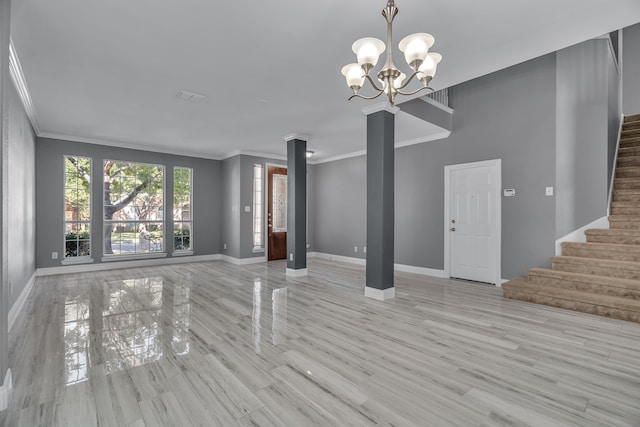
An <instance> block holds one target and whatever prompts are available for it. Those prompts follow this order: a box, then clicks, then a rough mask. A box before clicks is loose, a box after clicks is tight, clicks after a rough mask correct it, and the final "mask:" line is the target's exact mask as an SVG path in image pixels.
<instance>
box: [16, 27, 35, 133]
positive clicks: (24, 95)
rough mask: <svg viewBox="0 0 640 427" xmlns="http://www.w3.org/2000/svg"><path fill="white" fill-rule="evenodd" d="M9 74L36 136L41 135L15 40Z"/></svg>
mask: <svg viewBox="0 0 640 427" xmlns="http://www.w3.org/2000/svg"><path fill="white" fill-rule="evenodd" d="M9 74H10V75H11V79H12V80H13V84H14V85H15V87H16V90H17V91H18V96H20V100H21V101H22V105H23V106H24V110H25V112H26V113H27V117H29V121H30V122H31V127H33V131H34V132H35V134H36V135H40V127H39V126H38V119H37V118H36V110H35V108H34V107H33V102H32V101H31V95H30V94H29V88H28V87H27V81H26V80H25V78H24V73H23V72H22V66H21V65H20V59H18V54H17V53H16V48H15V47H14V45H13V40H11V39H9Z"/></svg>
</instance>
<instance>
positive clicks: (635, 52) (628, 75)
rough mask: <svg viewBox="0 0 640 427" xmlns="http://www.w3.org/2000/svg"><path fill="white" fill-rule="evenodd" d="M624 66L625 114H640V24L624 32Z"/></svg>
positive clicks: (623, 91) (623, 93)
mask: <svg viewBox="0 0 640 427" xmlns="http://www.w3.org/2000/svg"><path fill="white" fill-rule="evenodd" d="M622 64H623V65H622V76H623V89H622V97H623V112H624V114H625V115H631V114H640V24H636V25H633V26H631V27H627V28H625V29H624V31H623V35H622Z"/></svg>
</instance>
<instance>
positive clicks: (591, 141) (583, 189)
mask: <svg viewBox="0 0 640 427" xmlns="http://www.w3.org/2000/svg"><path fill="white" fill-rule="evenodd" d="M556 58H557V73H556V77H557V79H556V86H557V97H556V99H557V101H556V102H557V105H556V108H557V110H556V111H557V128H556V139H557V144H556V163H557V166H556V234H555V236H556V238H558V237H561V236H564V235H565V234H567V233H570V232H572V231H574V230H576V229H578V228H580V227H582V226H584V225H586V224H588V223H590V222H592V221H594V220H596V219H598V218H601V217H603V216H605V215H606V214H607V199H608V191H609V185H608V184H609V180H610V175H609V173H610V169H611V168H610V166H609V163H608V159H609V157H610V155H609V144H608V143H607V141H608V140H609V136H610V131H609V128H610V126H611V125H610V123H609V122H610V117H609V104H610V103H617V99H618V98H617V85H615V82H617V79H618V77H617V70H616V69H615V65H614V63H613V56H612V55H611V52H610V49H609V44H608V41H607V40H604V39H600V40H591V41H587V42H584V43H581V44H578V45H575V46H572V47H569V48H567V49H563V50H561V51H559V52H557V54H556ZM610 80H613V81H610ZM614 85H615V86H616V87H615V89H613V90H615V94H612V96H611V97H610V93H609V92H610V86H614ZM610 98H613V99H610ZM613 114H619V108H618V107H617V105H616V106H615V108H614V111H613ZM613 119H614V120H613V121H615V117H614V118H613ZM611 127H613V126H611ZM616 132H617V129H616Z"/></svg>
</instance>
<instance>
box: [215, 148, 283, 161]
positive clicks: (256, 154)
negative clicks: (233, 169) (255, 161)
mask: <svg viewBox="0 0 640 427" xmlns="http://www.w3.org/2000/svg"><path fill="white" fill-rule="evenodd" d="M235 156H253V157H263V158H265V159H273V160H287V156H280V155H278V154H271V153H262V152H260V151H251V150H233V151H231V152H230V153H227V154H225V155H224V156H222V157H221V158H220V160H226V159H230V158H231V157H235Z"/></svg>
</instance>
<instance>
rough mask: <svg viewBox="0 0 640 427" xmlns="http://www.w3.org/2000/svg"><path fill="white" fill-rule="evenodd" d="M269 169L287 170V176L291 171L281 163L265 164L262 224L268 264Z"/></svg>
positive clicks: (265, 258) (265, 257)
mask: <svg viewBox="0 0 640 427" xmlns="http://www.w3.org/2000/svg"><path fill="white" fill-rule="evenodd" d="M269 167H274V168H282V169H287V176H288V175H289V169H288V168H287V164H284V165H283V164H280V163H268V162H265V164H264V180H263V187H264V188H263V192H262V194H264V206H263V207H262V211H263V212H262V218H264V221H262V222H263V224H262V233H263V234H262V235H263V236H264V260H265V261H266V262H269V221H268V219H267V215H268V212H269V206H267V204H268V203H269Z"/></svg>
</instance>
